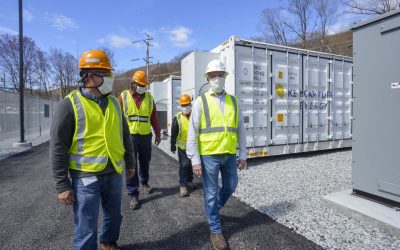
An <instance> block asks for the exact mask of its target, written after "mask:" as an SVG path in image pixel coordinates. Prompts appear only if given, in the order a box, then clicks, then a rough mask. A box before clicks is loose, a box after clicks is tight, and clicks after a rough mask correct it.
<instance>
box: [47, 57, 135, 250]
mask: <svg viewBox="0 0 400 250" xmlns="http://www.w3.org/2000/svg"><path fill="white" fill-rule="evenodd" d="M79 68H80V76H81V79H80V81H79V82H80V83H81V84H82V85H81V86H80V87H79V89H78V90H74V91H72V92H71V93H70V94H69V95H68V96H67V97H66V98H65V99H64V100H63V101H62V102H61V103H60V104H59V107H58V109H57V112H56V113H55V116H54V118H53V123H52V126H51V132H50V159H51V166H52V169H53V176H54V179H55V181H56V189H57V191H58V199H59V200H60V202H61V203H62V204H65V205H72V206H73V210H74V221H75V230H74V232H75V233H74V238H73V249H97V219H98V215H99V204H100V203H101V206H102V213H103V219H102V223H101V230H100V237H99V242H100V245H101V249H103V250H106V249H107V250H108V249H120V248H119V247H118V245H117V240H118V237H119V231H120V226H121V221H122V215H121V197H122V176H121V174H122V173H123V170H124V168H125V167H126V175H127V177H130V176H133V174H134V169H135V159H134V155H133V145H132V141H131V140H130V134H129V128H128V125H127V122H126V121H125V117H124V115H123V113H122V110H121V107H120V105H119V103H118V100H117V99H116V98H115V97H113V96H111V95H110V93H111V91H112V84H113V78H112V73H111V70H112V68H111V64H110V61H109V59H108V57H107V55H106V54H105V53H104V52H103V51H101V50H89V51H87V52H85V53H83V55H82V56H81V58H80V61H79ZM68 173H69V176H70V178H71V180H72V182H71V181H70V179H69V178H68ZM60 247H61V246H60ZM61 248H68V247H66V246H63V247H61Z"/></svg>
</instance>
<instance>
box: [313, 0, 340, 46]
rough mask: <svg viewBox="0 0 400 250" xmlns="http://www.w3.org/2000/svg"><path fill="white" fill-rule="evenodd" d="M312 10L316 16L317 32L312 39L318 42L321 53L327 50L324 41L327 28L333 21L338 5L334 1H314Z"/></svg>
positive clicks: (326, 41)
mask: <svg viewBox="0 0 400 250" xmlns="http://www.w3.org/2000/svg"><path fill="white" fill-rule="evenodd" d="M314 9H315V12H316V14H317V23H318V25H317V27H318V28H317V32H316V34H315V36H314V37H316V39H318V40H319V42H320V46H321V51H325V50H326V49H329V50H330V48H329V44H328V40H327V39H326V37H327V35H328V32H329V28H330V26H331V25H332V23H333V22H334V20H335V17H336V13H337V10H338V3H337V1H335V0H314Z"/></svg>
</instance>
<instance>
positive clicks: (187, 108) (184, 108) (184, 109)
mask: <svg viewBox="0 0 400 250" xmlns="http://www.w3.org/2000/svg"><path fill="white" fill-rule="evenodd" d="M181 109H182V113H184V114H185V115H188V114H190V112H192V106H191V105H189V106H181Z"/></svg>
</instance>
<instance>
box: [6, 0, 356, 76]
mask: <svg viewBox="0 0 400 250" xmlns="http://www.w3.org/2000/svg"><path fill="white" fill-rule="evenodd" d="M283 3H284V1H282V0H271V1H266V0H251V1H243V0H231V1H221V0H214V1H212V0H201V1H190V0H170V1H168V0H135V1H128V0H125V1H123V0H113V1H106V0H97V1H95V0H86V1H84V0H81V1H77V0H68V1H57V0H52V1H51V0H40V1H27V0H25V1H24V6H23V9H24V35H26V36H29V37H31V38H33V39H34V40H35V41H36V43H37V45H38V46H39V47H40V48H42V49H43V50H46V51H47V50H48V49H49V48H61V49H63V50H65V51H68V52H70V53H72V54H74V55H77V54H78V55H80V54H81V53H82V52H84V51H86V50H88V49H93V48H98V47H99V46H106V47H109V48H110V49H112V50H113V51H114V52H115V57H116V61H117V67H116V69H117V70H118V71H123V70H128V69H131V68H134V67H138V66H141V65H143V64H144V62H143V61H135V62H132V61H131V60H132V59H135V58H143V57H144V56H145V46H144V43H143V42H141V43H136V44H132V43H131V42H132V41H134V40H139V39H143V38H144V37H145V34H144V32H148V33H150V34H151V35H152V36H154V38H155V39H154V42H153V43H154V47H152V48H151V51H150V53H151V56H153V57H154V59H153V62H154V63H157V62H158V61H160V62H166V61H169V60H170V59H172V58H173V57H174V56H176V55H178V54H180V53H182V52H184V51H187V50H189V49H200V50H210V49H212V48H214V47H216V46H217V45H218V44H220V43H222V42H223V41H225V40H226V39H227V38H228V37H229V36H232V35H237V36H239V37H242V38H249V37H253V36H258V35H260V32H259V31H258V29H257V24H258V23H259V20H260V13H261V11H262V10H263V9H264V8H267V7H269V8H274V7H278V6H280V5H282V4H283ZM0 7H1V8H0V33H4V32H11V33H17V31H18V1H17V0H13V1H9V0H2V2H1V4H0ZM348 21H349V18H348V17H347V18H344V19H341V20H340V21H338V22H337V23H335V24H334V26H335V27H336V28H338V27H341V26H343V23H345V22H348Z"/></svg>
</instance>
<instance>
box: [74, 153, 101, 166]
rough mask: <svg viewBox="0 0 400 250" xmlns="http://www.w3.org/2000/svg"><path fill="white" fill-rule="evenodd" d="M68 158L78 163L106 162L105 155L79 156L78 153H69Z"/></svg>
mask: <svg viewBox="0 0 400 250" xmlns="http://www.w3.org/2000/svg"><path fill="white" fill-rule="evenodd" d="M69 159H70V160H71V161H75V162H78V163H89V164H104V163H107V161H108V157H106V156H81V155H79V154H70V155H69Z"/></svg>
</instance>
